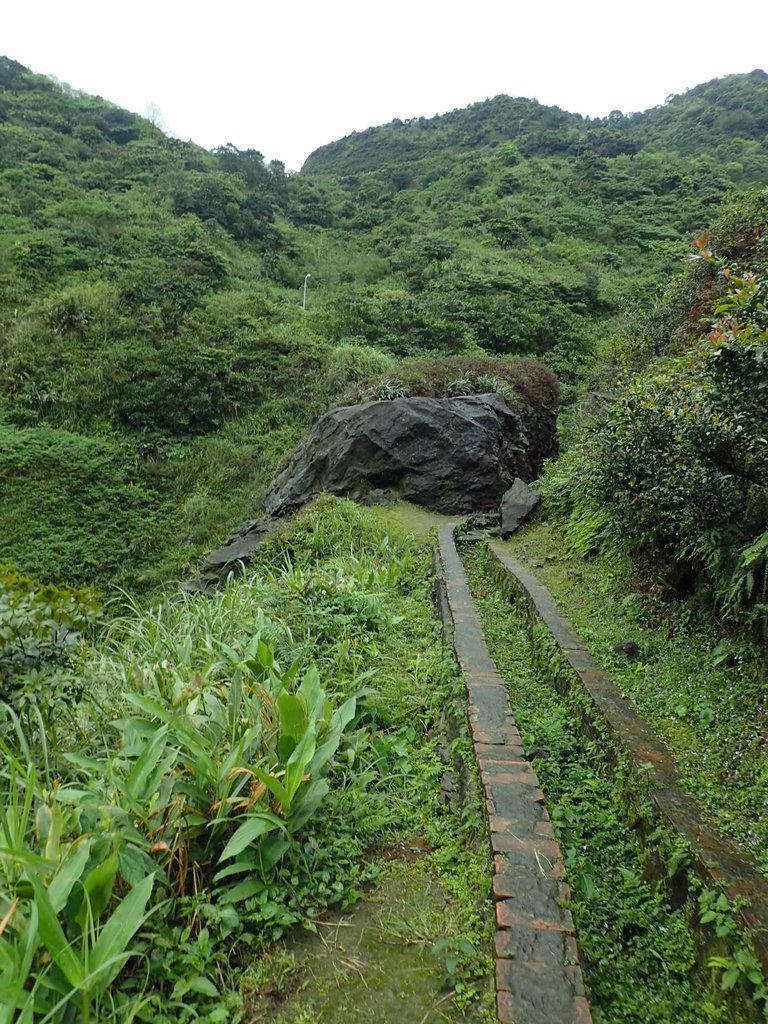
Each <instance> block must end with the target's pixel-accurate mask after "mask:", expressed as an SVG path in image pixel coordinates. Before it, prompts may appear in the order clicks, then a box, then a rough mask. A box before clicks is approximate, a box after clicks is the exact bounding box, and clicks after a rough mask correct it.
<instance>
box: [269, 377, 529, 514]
mask: <svg viewBox="0 0 768 1024" xmlns="http://www.w3.org/2000/svg"><path fill="white" fill-rule="evenodd" d="M530 448H531V446H530V443H529V439H528V434H527V431H526V427H525V425H524V423H523V422H522V419H521V417H520V416H519V415H518V414H517V413H516V412H513V411H512V410H511V409H510V408H509V406H508V405H507V403H506V402H505V401H504V399H503V398H502V397H501V396H500V395H497V394H486V395H469V396H462V397H456V398H396V399H394V400H392V401H382V402H367V403H365V404H364V405H350V406H343V407H341V408H338V409H332V410H331V411H330V412H329V413H326V415H325V416H323V417H322V418H321V419H320V420H318V422H317V423H316V424H315V426H314V428H313V429H312V431H311V432H310V433H309V434H308V435H307V437H306V438H305V439H304V440H303V441H302V442H301V443H300V444H299V445H298V447H297V448H296V449H295V451H294V452H293V455H292V456H291V459H290V462H289V464H288V466H287V467H286V468H285V469H284V470H283V472H282V473H281V474H280V475H279V476H278V477H277V479H276V480H275V482H274V483H273V485H272V487H271V489H270V491H269V494H268V495H267V499H266V513H267V515H268V516H270V517H280V516H284V515H287V514H290V513H291V512H294V511H296V509H298V508H300V507H301V506H302V505H304V504H306V502H307V501H309V500H310V499H311V498H312V497H313V496H314V495H316V494H319V493H320V492H321V491H329V492H331V493H333V494H343V495H345V496H348V497H351V498H354V499H356V500H358V501H370V500H380V499H381V498H382V497H383V496H387V495H391V496H394V497H398V498H402V499H405V500H407V501H412V502H414V503H415V504H417V505H424V506H427V507H428V508H432V509H435V510H436V511H438V512H445V513H465V512H472V511H475V510H477V509H486V508H492V507H494V506H498V504H499V501H500V499H501V496H502V495H503V494H504V492H505V491H506V490H507V489H508V488H509V486H510V485H511V483H512V481H513V480H514V479H515V477H522V478H524V479H528V480H530V479H532V477H534V476H535V475H536V473H537V472H538V469H539V465H538V464H537V461H538V460H533V459H532V457H531V451H530Z"/></svg>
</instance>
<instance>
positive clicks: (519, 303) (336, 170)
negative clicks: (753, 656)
mask: <svg viewBox="0 0 768 1024" xmlns="http://www.w3.org/2000/svg"><path fill="white" fill-rule="evenodd" d="M767 90H768V84H767V82H766V77H765V75H764V74H763V73H762V72H754V73H752V74H751V75H737V76H731V77H729V78H727V79H723V80H721V81H719V82H714V83H708V84H707V85H705V86H700V87H697V89H694V90H691V92H690V93H688V94H686V95H685V96H682V97H678V98H676V99H674V100H672V101H670V103H669V104H668V105H667V106H666V107H664V108H660V109H658V110H655V111H650V112H647V113H646V114H640V115H632V116H631V117H623V116H618V115H615V116H611V117H610V118H608V119H605V120H604V121H600V122H597V121H595V122H590V121H587V120H585V119H583V118H580V117H578V116H577V115H572V114H567V113H565V112H563V111H561V110H558V109H556V108H547V107H544V106H542V105H541V104H538V103H536V102H535V101H532V100H514V99H510V98H508V97H498V98H497V99H496V100H491V101H487V102H485V103H480V104H475V105H473V106H471V107H469V108H467V109H466V110H463V111H455V112H454V113H453V114H448V115H445V116H444V117H441V118H434V119H431V120H429V121H426V120H424V119H418V121H416V122H411V123H409V124H407V125H398V124H394V125H391V126H385V128H383V129H370V130H369V131H368V132H364V133H360V135H359V136H354V137H352V138H351V139H348V140H341V141H340V142H338V143H333V144H331V145H330V146H328V147H325V148H324V149H323V150H320V151H318V152H317V153H316V154H314V155H313V157H312V158H310V160H308V161H307V164H306V167H305V170H304V171H302V172H301V173H299V174H295V175H291V174H286V172H285V170H284V168H283V166H282V164H280V163H279V162H276V161H273V162H272V163H270V164H268V165H267V164H265V162H264V160H263V159H262V157H261V154H260V153H258V152H257V151H255V150H248V151H239V150H237V149H236V148H235V147H232V146H222V147H221V148H219V149H218V150H215V151H213V152H206V151H205V150H203V149H201V148H200V147H197V146H195V145H193V144H191V143H184V142H180V141H179V140H175V139H170V138H168V137H167V136H165V135H164V134H163V133H162V132H161V131H160V130H159V129H158V128H156V127H155V126H154V125H152V124H151V123H150V122H148V121H147V120H145V119H143V118H141V117H138V116H137V115H135V114H131V113H129V112H127V111H124V110H121V109H120V108H118V107H115V106H114V105H112V104H110V103H108V102H107V101H105V100H103V99H100V98H94V97H89V96H85V95H83V94H80V93H77V92H74V91H73V90H71V89H69V88H68V87H66V86H63V85H61V84H59V83H56V82H54V81H52V80H50V79H48V78H45V77H43V76H40V75H34V74H32V73H31V72H29V71H28V70H27V69H25V68H23V67H22V66H21V65H20V64H18V63H16V62H14V61H12V60H9V59H7V58H4V59H0V228H1V229H2V232H1V233H0V332H1V333H0V370H1V373H0V432H2V445H0V476H2V481H3V487H4V491H5V495H6V500H5V501H4V502H3V507H2V511H1V512H0V532H1V533H2V536H3V548H2V553H0V559H3V560H6V561H9V562H11V563H13V564H14V565H16V566H17V567H19V568H21V569H23V570H25V571H28V572H33V573H35V574H40V575H44V576H46V577H48V578H54V579H59V580H69V581H85V580H90V579H98V580H101V581H103V582H105V583H108V582H109V583H114V582H115V581H121V582H126V583H129V584H131V585H134V584H135V583H136V582H137V581H140V580H143V581H144V583H145V584H146V583H152V582H157V581H158V580H160V579H164V578H168V577H169V576H170V575H173V574H176V573H180V572H183V571H185V570H186V569H187V568H188V567H191V566H193V565H195V564H196V562H197V561H198V560H199V559H200V557H201V556H202V555H203V554H204V553H205V551H206V549H210V548H211V547H213V546H215V545H216V544H217V543H218V542H219V541H220V540H221V539H222V537H223V536H225V535H226V533H227V531H228V530H229V529H230V528H231V526H232V525H233V524H234V523H235V522H237V521H238V520H240V519H242V518H247V517H249V516H250V515H252V514H253V510H254V507H255V506H256V507H257V506H258V502H259V500H260V497H261V495H262V494H263V493H264V490H265V488H266V485H267V483H268V481H269V478H270V476H271V475H272V473H273V471H274V468H275V466H276V465H277V463H278V461H279V459H280V458H281V457H283V456H284V455H285V454H286V453H287V451H288V450H289V449H290V447H291V446H292V444H293V443H295V442H296V441H297V440H298V439H299V438H300V437H301V435H302V434H303V433H304V432H305V430H306V429H307V428H308V426H309V424H310V423H311V421H312V419H313V418H314V417H315V416H317V415H318V414H319V413H321V412H323V411H324V410H325V408H326V407H327V406H328V404H329V403H332V402H333V401H334V400H336V399H338V398H339V397H342V396H344V395H346V394H349V393H350V392H349V387H350V385H352V384H354V382H355V381H356V380H360V379H362V378H365V379H366V380H370V379H372V378H375V377H376V375H377V374H378V375H379V377H381V378H383V379H385V380H393V379H395V378H397V374H398V371H399V368H400V367H399V362H400V361H401V360H402V359H404V358H409V357H416V358H419V359H422V360H424V359H427V360H429V359H442V358H443V357H444V356H446V355H453V356H456V357H462V356H466V357H472V358H475V357H478V356H481V357H482V356H485V355H492V356H497V357H501V358H503V359H506V358H508V357H509V356H512V355H526V356H530V355H535V356H539V357H541V358H543V359H544V360H545V361H546V362H548V363H550V365H552V366H553V367H554V368H555V369H556V370H557V371H558V372H559V373H560V374H561V376H562V377H563V379H564V381H565V383H566V385H573V384H574V383H575V382H577V381H578V380H579V378H580V377H581V375H582V374H583V372H584V367H585V366H586V365H587V364H588V363H589V362H590V360H591V359H592V352H593V350H594V347H595V344H596V342H597V341H599V340H600V339H602V338H605V337H606V336H608V335H609V334H610V332H611V330H612V327H613V325H614V323H615V321H616V317H617V316H618V315H619V314H620V313H621V311H622V310H625V309H626V308H631V307H632V306H633V304H635V303H639V302H641V301H642V300H643V299H644V298H646V297H648V296H649V295H652V294H653V293H654V291H655V289H656V288H657V287H658V286H659V284H660V283H661V282H663V280H664V279H665V276H666V275H667V274H668V273H669V272H670V270H672V269H673V268H674V267H675V266H676V265H677V261H678V259H679V258H680V256H681V255H683V254H684V253H685V252H686V251H687V250H688V246H689V242H690V239H691V238H692V237H693V236H694V235H697V234H699V233H700V232H701V230H702V229H703V228H704V227H705V226H706V225H707V224H708V223H709V222H710V221H711V219H712V218H713V216H714V213H715V211H716V209H717V206H718V204H719V202H720V200H721V198H722V197H723V196H724V195H725V194H726V192H727V191H728V190H729V189H730V188H733V187H734V186H736V187H741V186H744V185H748V184H750V183H751V182H768V153H767V152H766V146H765V137H764V136H765V118H766V107H767V105H766V92H767ZM702 105H703V106H702ZM657 129H658V130H657ZM739 133H740V134H739ZM761 133H762V134H761ZM707 140H709V143H707ZM332 170H333V173H331V171H332ZM307 274H311V279H310V287H309V302H308V308H307V310H306V311H303V310H302V291H301V288H302V285H303V283H304V280H305V277H306V275H307ZM457 372H458V371H457ZM502 376H503V374H502ZM393 386H394V387H395V390H397V388H399V387H401V384H400V383H398V382H397V381H396V380H395V384H394V385H393Z"/></svg>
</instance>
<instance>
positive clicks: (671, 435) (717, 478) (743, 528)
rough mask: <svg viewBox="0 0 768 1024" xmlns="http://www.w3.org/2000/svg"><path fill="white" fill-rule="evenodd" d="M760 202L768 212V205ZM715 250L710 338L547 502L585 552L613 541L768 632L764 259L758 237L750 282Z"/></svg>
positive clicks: (671, 363)
mask: <svg viewBox="0 0 768 1024" xmlns="http://www.w3.org/2000/svg"><path fill="white" fill-rule="evenodd" d="M756 198H757V197H756ZM759 201H760V202H762V204H763V205H764V203H765V194H764V193H763V194H762V196H761V197H759ZM753 202H754V200H753ZM706 244H707V240H706V237H703V238H702V239H700V240H699V243H698V247H699V251H700V253H701V256H700V257H699V259H700V260H701V261H702V262H704V264H705V266H706V267H707V269H708V270H714V271H716V272H717V274H718V277H717V279H716V283H717V292H716V294H715V296H714V297H713V298H710V300H709V303H710V304H711V314H710V318H709V319H708V324H709V333H708V334H707V335H706V336H705V337H703V338H700V340H698V341H696V342H695V343H694V342H688V348H687V351H686V352H685V353H684V354H683V355H682V356H680V357H678V358H677V359H676V360H669V359H668V360H667V361H666V362H663V363H662V362H659V363H657V364H654V365H652V366H650V367H649V368H648V370H647V371H646V372H645V373H643V374H641V375H639V376H637V377H636V378H635V379H632V380H630V381H629V382H628V383H626V384H625V385H624V387H623V388H622V389H621V391H620V392H619V394H618V395H617V397H616V398H615V399H614V400H613V402H612V403H611V404H610V406H609V407H608V409H606V410H605V411H604V414H603V417H602V418H601V421H600V422H599V424H597V425H596V426H595V427H594V428H593V429H592V431H591V432H590V433H589V434H588V435H587V436H586V437H585V438H584V439H583V441H581V442H580V444H579V446H578V448H577V450H576V451H575V452H574V453H573V454H572V455H571V457H570V459H569V462H568V464H567V468H565V469H562V468H561V469H560V470H555V471H554V473H553V476H552V480H551V483H550V486H549V488H548V490H549V493H550V495H551V497H552V499H553V507H554V508H555V509H556V510H557V511H558V512H559V514H561V515H567V516H568V517H569V534H570V536H571V543H572V544H573V546H574V547H575V548H576V549H577V550H580V551H582V552H586V551H588V550H589V549H590V548H591V547H594V546H595V542H599V543H605V542H606V541H607V540H608V539H609V538H612V539H613V541H614V542H615V543H619V544H622V545H623V546H625V547H626V548H627V549H629V550H631V551H632V552H633V553H635V554H637V555H638V556H640V557H642V559H644V560H645V562H646V563H650V564H652V565H653V567H654V569H656V570H658V571H660V572H661V574H662V575H663V576H664V577H665V578H666V579H667V580H668V581H669V582H670V583H671V584H672V585H674V586H675V587H677V588H678V590H680V591H682V592H686V591H691V590H694V591H696V592H697V593H700V594H701V595H702V596H704V595H711V596H712V597H714V599H715V602H716V604H717V605H718V606H719V607H720V608H721V609H722V610H723V611H724V612H725V613H726V614H727V615H729V616H732V617H733V618H734V619H735V620H737V621H739V622H741V623H743V624H751V625H754V626H755V627H756V628H759V629H762V630H764V629H765V628H766V621H768V620H766V610H767V608H768V603H767V598H766V585H767V582H768V577H767V576H766V552H767V550H768V549H767V548H766V544H765V540H764V538H765V534H766V531H767V530H768V519H767V518H766V508H767V507H768V505H767V504H766V502H767V500H768V490H766V481H768V461H767V459H766V449H765V436H766V432H767V431H768V419H766V415H765V410H766V407H767V406H766V402H765V401H764V400H761V396H762V395H764V394H768V375H767V372H766V367H768V362H767V361H766V358H765V354H766V351H768V307H766V279H765V272H764V270H763V266H764V264H763V263H762V262H761V261H762V260H763V259H764V257H763V256H762V252H763V248H764V247H763V243H762V241H761V240H760V239H759V236H758V240H757V241H755V240H754V235H753V242H752V251H751V253H750V252H746V253H745V252H744V250H743V249H742V258H743V259H746V260H747V262H748V263H750V262H751V264H752V266H754V267H755V268H756V269H755V270H746V269H745V270H740V269H736V268H735V267H734V264H733V263H732V262H730V261H725V260H724V259H720V260H717V259H716V258H715V257H713V256H712V255H711V253H710V252H709V250H707V249H706ZM702 280H703V281H707V280H711V278H709V277H706V276H704V277H702ZM701 312H702V310H701V308H700V307H698V308H697V314H698V315H699V316H700V315H701ZM588 523H591V524H592V530H591V537H592V540H589V539H587V538H588V536H589V531H587V533H586V534H585V532H584V527H585V525H586V524H588Z"/></svg>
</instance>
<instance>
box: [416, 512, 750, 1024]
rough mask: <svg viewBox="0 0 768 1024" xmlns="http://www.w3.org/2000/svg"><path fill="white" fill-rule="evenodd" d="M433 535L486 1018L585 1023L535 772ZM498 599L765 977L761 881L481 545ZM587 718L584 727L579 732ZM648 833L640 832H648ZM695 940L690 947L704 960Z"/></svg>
mask: <svg viewBox="0 0 768 1024" xmlns="http://www.w3.org/2000/svg"><path fill="white" fill-rule="evenodd" d="M454 530H455V524H450V523H449V524H448V525H445V526H443V527H442V528H441V530H440V534H439V557H438V558H437V580H436V583H437V591H438V603H439V604H440V614H441V617H442V618H443V621H444V624H445V626H446V627H447V631H449V632H451V634H452V640H453V647H454V651H455V653H456V657H457V659H458V661H459V663H460V665H461V668H462V670H463V673H464V678H465V682H466V687H467V695H468V715H469V724H470V732H471V736H472V740H473V744H474V749H475V756H476V760H477V765H478V769H479V774H480V780H481V784H482V787H483V790H484V793H485V800H486V807H487V812H488V821H489V826H490V837H491V844H492V848H493V854H494V863H495V874H494V879H493V894H494V903H495V917H496V931H495V953H496V988H497V1015H498V1020H499V1022H500V1024H589V1022H591V1020H592V1016H591V1011H590V1008H589V1005H588V1002H587V999H586V997H585V991H584V985H583V981H582V975H581V969H580V967H579V955H578V948H577V944H576V935H575V929H574V924H573V920H572V918H571V915H570V912H569V911H568V910H566V909H564V907H563V904H564V903H566V902H567V900H568V897H569V890H568V886H567V884H566V882H565V880H564V868H563V861H562V857H561V853H560V849H559V847H558V844H557V842H556V841H555V836H554V832H553V828H552V824H551V822H550V818H549V815H548V813H547V809H546V806H545V802H544V794H543V792H542V790H541V788H540V786H539V782H538V779H537V777H536V773H535V771H534V769H533V768H532V766H531V764H530V763H529V761H528V760H527V759H526V758H525V754H524V750H523V746H522V742H521V737H520V733H519V732H518V730H517V727H516V724H515V719H514V715H513V713H512V711H511V709H510V706H509V703H508V698H507V690H506V686H505V683H504V680H503V679H502V677H501V675H500V674H499V672H498V670H497V668H496V665H495V664H494V662H493V661H492V659H491V656H490V654H489V652H488V648H487V647H486V644H485V640H484V637H483V630H482V626H481V623H480V618H479V616H478V613H477V611H476V610H475V606H474V602H473V600H472V596H471V593H470V588H469V583H468V580H467V576H466V574H465V572H464V568H463V566H462V563H461V559H460V557H459V553H458V551H457V548H456V544H455V541H454ZM489 548H490V550H491V553H492V554H493V556H494V558H495V561H496V566H497V569H498V572H497V574H496V576H497V578H498V579H499V580H500V581H502V582H500V586H502V589H503V590H504V591H505V592H509V593H510V594H514V595H515V597H516V598H520V599H522V600H523V601H524V602H525V603H527V605H528V607H529V610H530V612H531V614H532V615H533V616H537V617H538V618H539V619H540V620H541V621H543V623H544V624H545V625H546V627H547V629H548V630H549V632H550V633H551V635H552V637H553V638H554V640H555V642H556V644H557V646H558V648H559V650H560V652H561V655H562V658H563V661H564V664H565V665H566V666H567V668H568V671H569V672H570V674H571V677H572V678H571V683H572V685H573V686H574V687H576V688H577V689H579V690H580V692H581V693H582V694H583V695H584V696H585V698H586V703H587V705H588V706H589V708H590V711H589V712H588V714H589V716H590V721H591V723H594V722H600V724H601V726H602V727H604V728H607V733H606V735H608V736H610V745H613V747H614V748H615V749H614V750H613V751H607V753H608V756H609V759H610V758H611V757H618V758H621V759H623V760H624V762H625V763H626V764H628V765H629V767H630V769H631V771H632V772H634V773H635V774H636V775H637V777H638V778H639V777H642V778H643V779H644V782H645V784H646V786H647V791H648V794H649V797H650V807H651V810H650V811H649V812H648V813H649V814H651V815H652V822H651V819H650V818H649V820H648V821H647V822H645V824H646V825H649V824H652V823H659V822H660V823H663V824H664V826H665V827H667V828H669V829H671V830H673V831H674V832H675V833H676V834H678V835H679V836H681V837H682V838H683V839H684V840H685V843H686V845H687V848H688V850H689V854H690V861H691V866H692V868H693V870H694V871H695V872H696V874H697V875H698V876H699V878H700V879H701V881H702V882H703V884H704V885H705V886H707V887H711V888H714V889H719V890H721V891H723V892H724V893H725V894H726V896H727V897H728V898H729V900H730V901H731V903H732V905H733V906H734V907H735V908H736V911H737V913H738V916H739V917H740V923H741V926H742V928H743V929H744V931H745V932H748V933H749V934H750V935H751V937H752V941H753V944H754V950H755V954H756V956H757V957H758V959H759V961H760V962H761V964H762V966H763V970H764V971H765V972H766V973H768V880H767V879H765V878H764V877H763V876H762V875H761V874H760V873H759V871H758V870H757V866H756V865H755V864H754V863H753V862H752V861H751V860H750V859H748V858H747V857H745V856H744V855H743V853H742V852H741V850H740V849H739V848H738V846H737V845H736V844H735V843H734V842H733V841H732V840H731V839H729V838H727V837H725V836H722V835H720V834H719V833H717V832H715V831H714V830H713V829H711V828H710V827H709V826H708V825H707V824H706V823H705V822H704V821H703V820H702V818H701V815H700V812H699V809H698V807H697V805H696V804H695V802H694V801H693V800H692V798H691V797H690V796H688V794H686V793H684V792H683V791H682V790H681V788H680V786H679V785H678V780H677V774H676V771H675V767H674V763H673V760H672V757H671V755H670V754H669V752H668V751H667V750H666V748H665V747H664V746H663V744H661V743H660V741H659V740H658V739H657V738H656V737H655V736H654V734H653V733H652V732H651V730H650V729H649V727H648V725H647V724H646V723H645V722H644V720H643V719H642V718H640V716H639V715H637V713H636V712H635V711H634V710H633V709H632V708H631V707H630V706H629V705H628V703H627V702H626V701H625V700H624V698H623V697H622V695H621V693H620V692H619V690H618V689H617V687H616V686H615V685H614V684H613V682H612V681H611V679H610V678H609V677H608V675H607V674H606V673H605V672H604V671H603V670H602V669H601V668H600V666H599V665H597V663H596V662H595V661H594V660H593V659H592V658H591V656H590V654H589V652H588V651H587V649H586V647H585V645H584V643H583V641H582V640H581V638H580V637H579V636H578V634H577V633H576V632H575V631H574V629H573V628H572V626H571V625H570V623H569V622H568V621H567V620H566V619H565V618H564V617H563V615H562V614H561V613H560V611H559V610H558V608H557V606H556V605H555V603H554V602H553V600H552V598H551V597H550V595H549V594H548V592H547V591H546V589H545V588H544V587H543V586H541V584H540V583H539V582H538V581H537V580H536V579H535V578H534V577H533V576H531V575H530V573H528V571H527V570H526V569H525V567H524V566H522V565H521V564H519V563H518V562H516V561H515V560H514V559H512V558H511V557H510V555H509V554H508V552H507V550H506V548H505V545H503V544H501V543H500V542H499V541H496V540H491V539H489ZM590 721H585V723H584V724H585V727H586V728H589V725H590ZM649 831H650V829H649ZM708 941H710V940H709V939H708V937H707V935H705V934H704V933H702V934H701V935H700V936H699V937H698V942H699V944H700V947H701V949H702V950H703V951H704V953H705V956H704V957H703V961H705V960H706V951H707V943H708Z"/></svg>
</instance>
